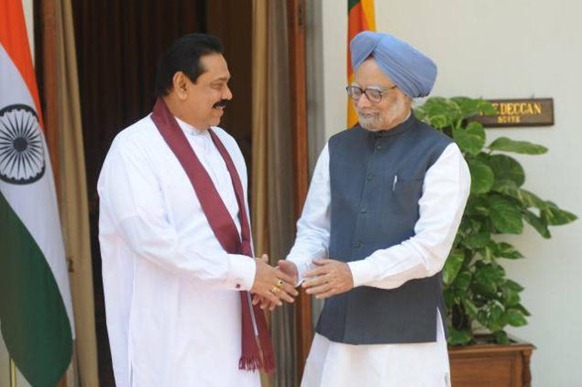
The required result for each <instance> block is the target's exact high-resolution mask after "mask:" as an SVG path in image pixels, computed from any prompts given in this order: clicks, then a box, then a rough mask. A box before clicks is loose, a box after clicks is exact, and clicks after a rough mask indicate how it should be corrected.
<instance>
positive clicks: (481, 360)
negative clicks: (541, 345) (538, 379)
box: [449, 342, 535, 387]
mask: <svg viewBox="0 0 582 387" xmlns="http://www.w3.org/2000/svg"><path fill="white" fill-rule="evenodd" d="M534 349H535V347H534V346H533V345H532V344H529V343H518V342H516V343H511V344H475V345H468V346H464V347H449V361H450V365H451V383H452V387H486V386H487V387H530V386H531V372H530V358H531V354H532V352H533V350H534Z"/></svg>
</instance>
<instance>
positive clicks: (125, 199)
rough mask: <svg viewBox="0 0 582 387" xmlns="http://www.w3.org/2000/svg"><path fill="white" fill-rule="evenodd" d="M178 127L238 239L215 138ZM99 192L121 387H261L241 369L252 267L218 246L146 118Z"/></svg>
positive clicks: (108, 165) (120, 145)
mask: <svg viewBox="0 0 582 387" xmlns="http://www.w3.org/2000/svg"><path fill="white" fill-rule="evenodd" d="M178 123H179V125H180V127H181V128H182V130H183V131H184V132H185V133H186V137H187V139H188V141H189V143H190V145H191V146H192V148H193V149H194V150H195V152H196V154H197V155H198V158H199V159H200V161H201V163H202V165H203V166H204V167H205V169H206V170H207V171H208V173H209V175H210V177H211V179H212V181H213V183H214V184H215V186H216V188H217V191H218V192H219V194H220V196H221V198H222V200H223V201H224V203H225V205H226V207H227V208H228V211H229V212H230V214H231V216H232V218H233V219H234V220H235V223H236V225H237V228H238V229H239V232H240V223H239V220H238V205H237V202H236V196H235V193H234V188H233V186H232V183H231V179H230V175H229V173H228V170H227V168H226V164H225V163H224V160H223V159H222V157H221V155H220V153H219V152H218V150H217V149H216V148H215V146H214V144H213V143H212V140H211V138H210V135H209V134H208V132H207V131H198V130H196V129H194V128H192V127H190V126H189V125H187V124H185V123H184V122H180V121H179V122H178ZM214 130H215V133H216V134H217V135H218V137H219V138H220V140H221V141H222V142H223V144H224V146H225V147H226V149H227V150H228V152H229V154H230V155H231V158H232V160H233V162H234V164H235V166H236V169H237V171H238V174H239V176H240V179H241V182H242V183H243V186H244V191H245V195H246V189H247V173H246V167H245V163H244V159H243V156H242V154H241V152H240V150H239V148H238V146H237V144H236V142H235V141H234V139H233V138H232V137H231V136H230V135H228V134H227V133H226V132H224V131H223V130H222V129H220V128H214ZM98 191H99V197H100V219H99V240H100V243H101V255H102V261H103V285H104V293H105V305H106V314H107V329H108V333H109V339H110V345H111V354H112V358H113V368H114V373H115V380H116V384H117V386H118V387H126V386H139V387H146V386H155V387H162V386H168V387H170V386H171V387H173V386H220V387H223V386H239V387H246V386H248V387H256V386H260V377H259V373H258V372H248V371H241V370H239V369H238V361H239V357H240V354H241V345H240V343H241V309H240V308H241V305H240V295H239V292H238V290H248V289H250V287H251V286H252V283H253V281H254V276H255V263H254V261H253V259H252V258H249V257H245V256H243V255H236V254H227V253H226V252H225V251H224V249H223V248H222V247H221V245H220V244H219V242H218V241H217V239H216V238H215V236H214V233H213V231H212V229H211V228H210V225H209V224H208V221H207V220H206V217H205V215H204V213H203V212H202V208H201V206H200V202H199V200H198V198H197V196H196V193H195V192H194V189H193V188H192V185H191V183H190V180H189V179H188V177H187V176H186V173H185V172H184V170H183V169H182V167H181V165H180V163H179V162H178V160H177V159H176V157H175V156H174V154H173V153H172V151H171V150H170V149H169V148H168V146H167V145H166V143H165V141H164V139H163V138H162V136H161V135H160V133H159V132H158V130H157V128H156V127H155V125H154V123H153V122H152V120H151V119H150V117H146V118H144V119H142V120H140V121H139V122H137V123H135V124H134V125H132V126H130V127H128V128H127V129H125V130H123V131H122V132H121V133H120V134H119V135H118V136H117V137H116V138H115V140H114V142H113V144H112V146H111V149H110V150H109V153H108V154H107V158H106V160H105V163H104V165H103V169H102V171H101V175H100V177H99V183H98ZM245 203H246V197H245ZM245 210H247V211H248V209H245Z"/></svg>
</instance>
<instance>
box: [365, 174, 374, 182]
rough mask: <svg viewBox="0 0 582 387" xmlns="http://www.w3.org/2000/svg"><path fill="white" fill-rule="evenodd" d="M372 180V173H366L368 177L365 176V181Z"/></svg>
mask: <svg viewBox="0 0 582 387" xmlns="http://www.w3.org/2000/svg"><path fill="white" fill-rule="evenodd" d="M373 179H374V174H373V173H368V176H366V180H368V181H372V180H373Z"/></svg>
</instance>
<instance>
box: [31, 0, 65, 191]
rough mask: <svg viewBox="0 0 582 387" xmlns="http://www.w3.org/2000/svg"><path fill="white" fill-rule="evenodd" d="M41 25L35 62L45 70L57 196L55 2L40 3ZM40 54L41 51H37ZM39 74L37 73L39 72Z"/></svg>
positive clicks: (49, 141)
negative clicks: (38, 55)
mask: <svg viewBox="0 0 582 387" xmlns="http://www.w3.org/2000/svg"><path fill="white" fill-rule="evenodd" d="M39 3H40V4H39V5H40V8H39V10H40V12H41V14H40V20H39V19H38V18H37V21H40V28H41V41H40V42H38V43H37V44H41V45H42V49H41V50H40V52H42V55H41V57H40V58H36V66H37V67H38V66H42V69H41V70H42V82H43V87H42V95H41V96H40V99H41V100H42V101H43V102H44V103H41V105H43V106H44V111H43V112H42V114H43V120H44V134H45V138H46V141H47V146H48V150H49V154H50V160H51V165H52V169H53V176H54V179H55V189H56V191H57V196H58V195H59V191H60V190H59V187H60V173H59V172H60V169H59V157H58V152H59V142H58V123H59V117H58V108H57V98H58V94H57V93H58V91H57V44H56V31H57V29H56V28H57V25H56V23H57V14H56V12H57V11H56V5H55V0H40V1H39ZM35 51H37V52H39V50H35ZM37 73H38V71H37Z"/></svg>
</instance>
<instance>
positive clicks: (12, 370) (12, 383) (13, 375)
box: [9, 357, 16, 387]
mask: <svg viewBox="0 0 582 387" xmlns="http://www.w3.org/2000/svg"><path fill="white" fill-rule="evenodd" d="M9 361H10V387H16V365H15V364H14V360H12V358H11V357H9Z"/></svg>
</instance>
